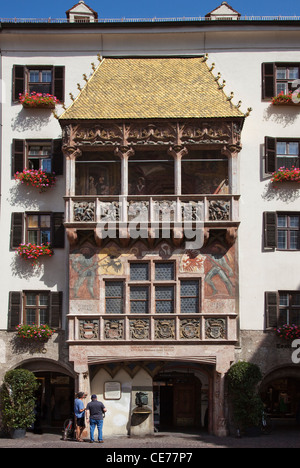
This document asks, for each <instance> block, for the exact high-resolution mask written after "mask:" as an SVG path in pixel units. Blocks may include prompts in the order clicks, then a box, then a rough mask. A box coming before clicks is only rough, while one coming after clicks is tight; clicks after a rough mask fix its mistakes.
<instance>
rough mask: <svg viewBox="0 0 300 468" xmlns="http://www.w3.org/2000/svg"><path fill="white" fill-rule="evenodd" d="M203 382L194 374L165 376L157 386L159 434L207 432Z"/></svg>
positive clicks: (155, 418) (155, 424) (168, 374)
mask: <svg viewBox="0 0 300 468" xmlns="http://www.w3.org/2000/svg"><path fill="white" fill-rule="evenodd" d="M201 387H202V384H201V381H200V380H199V379H198V378H197V377H196V376H195V375H194V374H192V373H183V372H167V373H166V372H162V373H160V374H158V375H157V376H156V377H155V379H154V382H153V395H154V426H155V429H156V430H159V431H162V430H180V428H182V429H188V428H190V429H191V428H203V427H204V426H205V425H204V424H203V420H204V415H202V411H203V406H202V405H201V390H202V388H201Z"/></svg>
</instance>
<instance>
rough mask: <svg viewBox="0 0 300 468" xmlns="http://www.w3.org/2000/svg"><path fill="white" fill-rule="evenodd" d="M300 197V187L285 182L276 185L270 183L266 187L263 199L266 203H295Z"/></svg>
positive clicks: (293, 183)
mask: <svg viewBox="0 0 300 468" xmlns="http://www.w3.org/2000/svg"><path fill="white" fill-rule="evenodd" d="M299 197H300V187H299V185H298V184H297V185H295V182H284V183H281V184H280V183H277V184H274V183H272V182H268V183H267V184H266V185H265V189H264V192H263V194H262V198H263V200H265V201H282V202H284V203H293V202H294V201H296V200H298V199H299Z"/></svg>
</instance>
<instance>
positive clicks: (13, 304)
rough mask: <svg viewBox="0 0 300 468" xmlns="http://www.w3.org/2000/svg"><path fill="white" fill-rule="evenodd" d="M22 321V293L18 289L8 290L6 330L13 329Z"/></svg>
mask: <svg viewBox="0 0 300 468" xmlns="http://www.w3.org/2000/svg"><path fill="white" fill-rule="evenodd" d="M21 322H22V293H21V292H20V291H10V293H9V308H8V325H7V328H8V330H15V328H16V326H17V325H19V323H21Z"/></svg>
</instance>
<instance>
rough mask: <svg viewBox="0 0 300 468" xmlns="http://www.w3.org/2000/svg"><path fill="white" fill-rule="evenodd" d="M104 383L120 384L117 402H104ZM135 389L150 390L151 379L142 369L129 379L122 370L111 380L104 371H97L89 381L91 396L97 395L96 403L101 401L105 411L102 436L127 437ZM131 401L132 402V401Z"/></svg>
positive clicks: (133, 405)
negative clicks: (119, 394) (119, 396)
mask: <svg viewBox="0 0 300 468" xmlns="http://www.w3.org/2000/svg"><path fill="white" fill-rule="evenodd" d="M105 382H120V384H121V398H120V399H119V400H105V397H104V384H105ZM136 387H140V388H143V389H145V388H146V387H147V390H148V387H151V388H152V378H151V377H150V375H149V374H148V373H147V372H146V371H144V370H143V369H141V370H139V371H138V373H137V374H136V375H135V376H134V377H133V378H131V377H130V376H129V375H128V373H127V372H126V371H124V370H120V371H119V372H118V373H117V374H116V375H115V376H114V378H112V377H111V376H110V375H109V374H108V372H107V371H105V370H104V369H101V370H99V372H97V374H96V375H95V377H94V378H93V379H92V381H91V394H93V393H95V394H96V395H97V398H98V401H102V403H103V404H104V406H105V407H106V409H107V413H106V414H105V419H104V435H103V437H106V436H112V435H128V433H129V430H130V426H129V425H130V418H131V411H132V408H134V407H135V403H134V398H135V397H134V395H135V393H136V392H137V391H140V389H139V390H135V388H136ZM132 399H133V400H132Z"/></svg>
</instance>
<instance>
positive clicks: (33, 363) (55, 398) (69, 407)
mask: <svg viewBox="0 0 300 468" xmlns="http://www.w3.org/2000/svg"><path fill="white" fill-rule="evenodd" d="M18 368H22V369H27V370H30V371H31V372H33V373H34V374H35V376H36V378H37V379H38V381H39V383H40V387H39V390H38V391H37V395H36V408H35V412H36V422H35V424H34V431H36V432H42V431H44V430H46V429H51V430H53V429H57V430H59V431H61V428H62V427H63V423H64V421H65V419H66V418H68V417H70V416H71V414H72V413H73V406H74V391H75V379H74V377H75V376H74V375H73V373H72V372H71V371H70V369H68V368H66V367H65V366H63V365H60V364H59V363H57V362H55V361H51V360H48V359H39V360H36V359H34V360H26V361H23V362H22V363H21V364H19V365H18Z"/></svg>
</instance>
